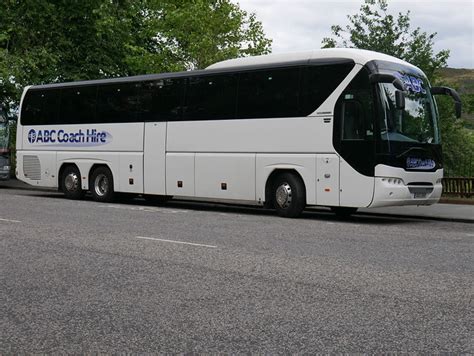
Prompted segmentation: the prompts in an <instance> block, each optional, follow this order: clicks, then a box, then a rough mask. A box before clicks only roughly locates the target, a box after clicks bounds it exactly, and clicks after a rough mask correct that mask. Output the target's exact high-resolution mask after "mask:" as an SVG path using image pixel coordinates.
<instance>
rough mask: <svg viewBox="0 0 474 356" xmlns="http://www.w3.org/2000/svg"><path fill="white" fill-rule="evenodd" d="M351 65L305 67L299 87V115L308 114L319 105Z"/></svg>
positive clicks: (350, 68)
mask: <svg viewBox="0 0 474 356" xmlns="http://www.w3.org/2000/svg"><path fill="white" fill-rule="evenodd" d="M353 67H354V63H342V64H333V65H319V66H316V65H315V66H308V67H305V68H304V70H303V78H304V79H303V80H302V88H301V89H302V90H301V116H308V115H310V114H312V113H313V112H314V111H315V110H316V109H317V108H318V107H320V106H321V104H322V103H323V102H324V101H325V100H326V99H327V98H328V97H329V95H331V94H332V92H333V91H334V90H335V89H336V88H337V87H338V86H339V84H341V82H342V81H343V80H344V78H345V77H347V75H348V74H349V72H350V71H351V70H352V68H353Z"/></svg>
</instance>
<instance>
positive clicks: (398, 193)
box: [370, 165, 443, 208]
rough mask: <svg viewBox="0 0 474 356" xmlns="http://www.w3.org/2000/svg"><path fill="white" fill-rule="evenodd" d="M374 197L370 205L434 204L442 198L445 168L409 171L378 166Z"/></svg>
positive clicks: (374, 206)
mask: <svg viewBox="0 0 474 356" xmlns="http://www.w3.org/2000/svg"><path fill="white" fill-rule="evenodd" d="M375 174H376V177H375V187H374V199H373V200H372V204H371V205H370V207H373V208H377V207H383V206H397V205H432V204H436V203H437V202H438V201H439V199H440V198H441V194H442V192H443V186H442V184H441V179H442V177H443V170H442V169H439V170H437V171H436V172H407V171H405V170H404V169H400V168H394V167H388V166H382V165H379V166H377V167H376V172H375Z"/></svg>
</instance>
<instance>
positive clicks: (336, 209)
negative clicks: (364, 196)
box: [331, 206, 357, 218]
mask: <svg viewBox="0 0 474 356" xmlns="http://www.w3.org/2000/svg"><path fill="white" fill-rule="evenodd" d="M331 210H332V212H333V213H334V214H336V216H337V217H339V218H348V217H349V216H351V215H352V214H354V213H355V212H356V211H357V208H349V207H345V206H333V207H331Z"/></svg>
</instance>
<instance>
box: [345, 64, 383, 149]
mask: <svg viewBox="0 0 474 356" xmlns="http://www.w3.org/2000/svg"><path fill="white" fill-rule="evenodd" d="M373 107H374V103H373V96H372V88H371V85H370V82H369V77H368V74H367V72H366V71H365V70H361V71H360V72H359V73H358V74H357V75H356V77H355V78H354V79H353V80H352V81H351V83H350V84H349V85H348V86H347V88H346V89H345V90H344V92H343V93H342V95H341V96H340V97H339V100H338V101H337V104H336V123H337V122H338V121H339V125H340V130H341V133H342V139H343V140H364V139H369V140H372V139H373V137H374V122H373V121H374V120H373V110H374V109H373Z"/></svg>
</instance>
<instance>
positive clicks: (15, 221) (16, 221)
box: [0, 218, 21, 223]
mask: <svg viewBox="0 0 474 356" xmlns="http://www.w3.org/2000/svg"><path fill="white" fill-rule="evenodd" d="M0 221H6V222H14V223H20V222H21V221H20V220H12V219H2V218H0Z"/></svg>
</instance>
